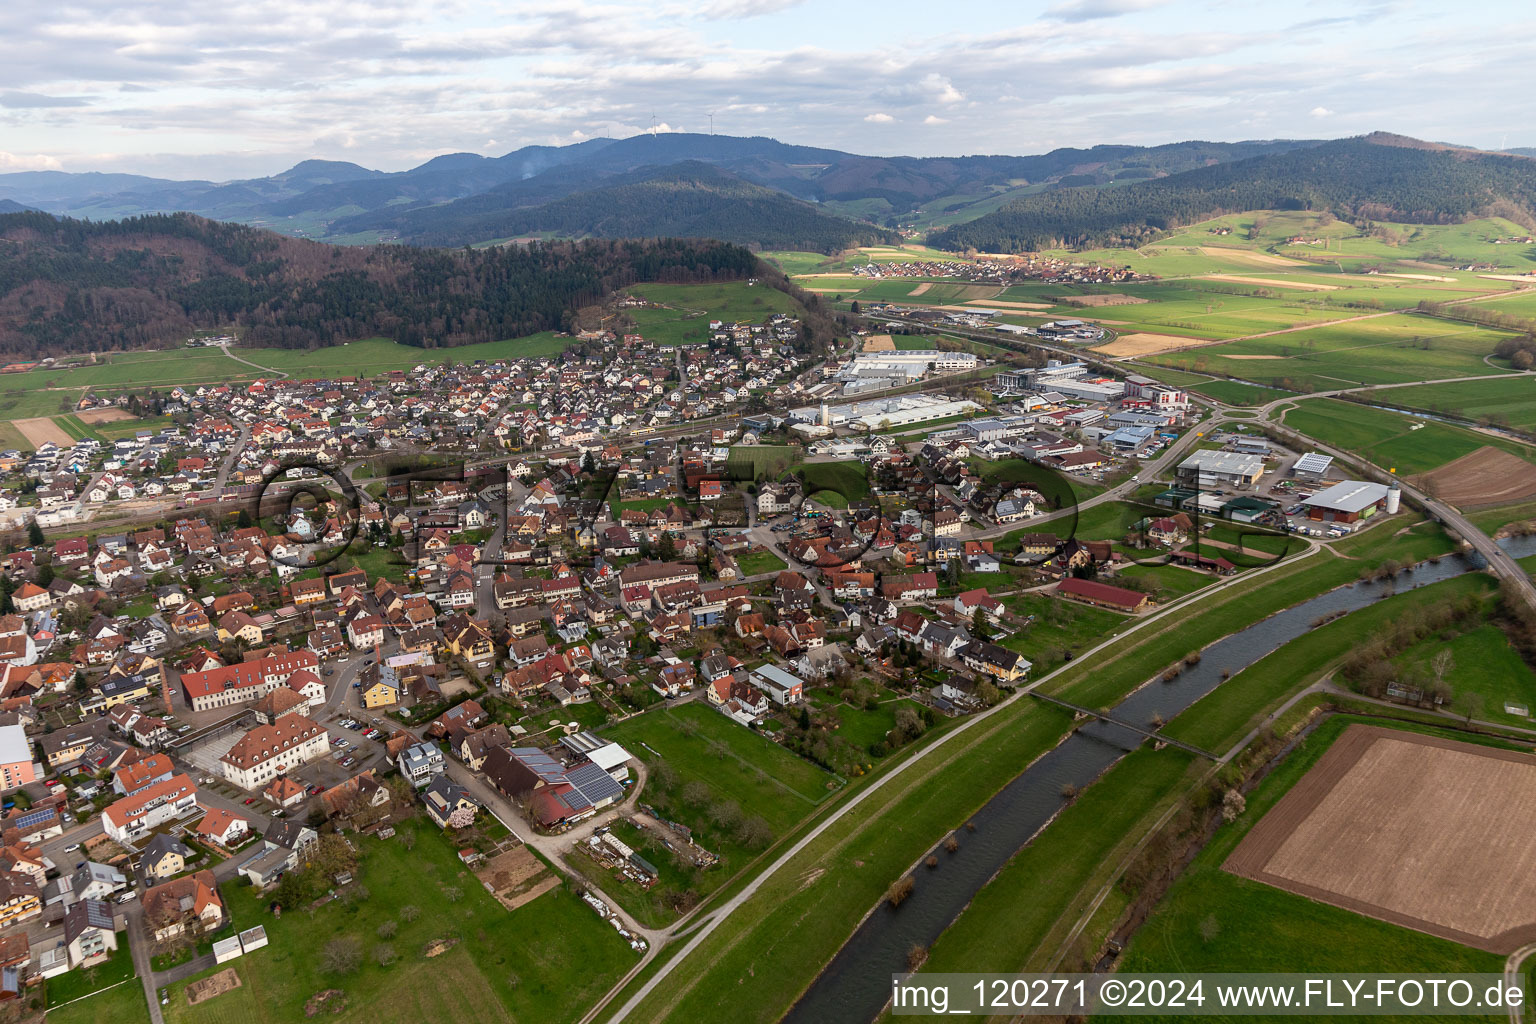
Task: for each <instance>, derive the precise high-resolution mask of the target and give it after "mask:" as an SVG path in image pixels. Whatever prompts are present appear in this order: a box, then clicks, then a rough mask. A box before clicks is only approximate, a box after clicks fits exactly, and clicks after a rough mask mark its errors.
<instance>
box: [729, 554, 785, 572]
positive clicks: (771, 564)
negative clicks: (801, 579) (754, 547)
mask: <svg viewBox="0 0 1536 1024" xmlns="http://www.w3.org/2000/svg"><path fill="white" fill-rule="evenodd" d="M736 568H738V569H740V570H741V574H742V575H743V576H760V575H762V574H763V573H765V572H778V571H779V570H781V569H785V568H788V566H786V565H785V563H784V559H782V558H780V557H779V556H778V555H776V554H774V553H773V552H772V551H749V552H747V553H746V554H744V555H737V556H736Z"/></svg>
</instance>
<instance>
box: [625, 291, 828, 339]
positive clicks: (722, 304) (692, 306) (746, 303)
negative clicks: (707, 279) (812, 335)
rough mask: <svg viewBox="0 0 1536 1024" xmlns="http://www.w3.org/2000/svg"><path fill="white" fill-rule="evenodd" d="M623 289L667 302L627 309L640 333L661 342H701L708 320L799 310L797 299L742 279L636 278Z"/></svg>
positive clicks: (757, 317)
mask: <svg viewBox="0 0 1536 1024" xmlns="http://www.w3.org/2000/svg"><path fill="white" fill-rule="evenodd" d="M625 290H626V291H628V292H629V293H630V294H632V295H637V296H640V297H641V298H644V299H649V300H650V301H652V302H659V303H662V304H663V305H664V306H665V307H668V308H663V309H631V310H627V311H626V312H627V315H628V316H630V317H631V318H632V319H633V320H634V322H635V326H636V329H637V330H638V331H639V333H640V334H642V335H644V337H645V338H646V340H648V341H654V342H656V343H657V344H659V345H682V344H690V343H693V344H703V343H705V342H706V341H708V340H709V321H710V320H726V321H736V320H742V321H751V322H753V323H756V322H758V321H760V320H764V319H766V318H767V317H768V315H769V314H770V313H790V314H796V313H798V312H799V305H798V303H796V302H795V300H794V299H793V298H791V297H790V296H789V295H788V294H786V293H784V292H781V291H779V290H778V289H776V288H770V287H768V286H767V285H763V284H758V285H749V284H747V283H746V282H745V281H733V282H726V283H720V284H637V285H633V286H631V287H629V288H627V289H625Z"/></svg>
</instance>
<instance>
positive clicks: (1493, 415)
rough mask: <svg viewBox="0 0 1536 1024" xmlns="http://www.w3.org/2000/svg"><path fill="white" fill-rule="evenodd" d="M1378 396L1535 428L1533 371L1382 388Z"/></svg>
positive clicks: (1520, 427) (1390, 401)
mask: <svg viewBox="0 0 1536 1024" xmlns="http://www.w3.org/2000/svg"><path fill="white" fill-rule="evenodd" d="M1375 397H1376V400H1377V401H1381V402H1385V403H1388V404H1391V405H1398V406H1403V407H1404V408H1408V409H1423V410H1424V411H1425V412H1433V413H1440V414H1443V415H1447V416H1458V417H1461V418H1463V419H1468V420H1474V421H1476V422H1478V423H1487V424H1491V425H1494V426H1504V427H1513V428H1514V429H1516V430H1528V431H1536V375H1532V374H1520V375H1518V376H1509V377H1502V378H1497V379H1494V380H1468V381H1455V382H1452V383H1449V384H1416V385H1414V386H1412V387H1406V388H1392V389H1390V390H1387V391H1381V392H1378V393H1377V394H1376V396H1375Z"/></svg>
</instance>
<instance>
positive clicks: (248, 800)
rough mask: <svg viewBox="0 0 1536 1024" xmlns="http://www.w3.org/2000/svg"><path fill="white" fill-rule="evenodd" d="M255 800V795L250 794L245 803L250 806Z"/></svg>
mask: <svg viewBox="0 0 1536 1024" xmlns="http://www.w3.org/2000/svg"><path fill="white" fill-rule="evenodd" d="M255 802H256V798H255V797H253V796H248V797H246V798H245V805H246V806H247V807H249V806H250V805H251V804H253V803H255Z"/></svg>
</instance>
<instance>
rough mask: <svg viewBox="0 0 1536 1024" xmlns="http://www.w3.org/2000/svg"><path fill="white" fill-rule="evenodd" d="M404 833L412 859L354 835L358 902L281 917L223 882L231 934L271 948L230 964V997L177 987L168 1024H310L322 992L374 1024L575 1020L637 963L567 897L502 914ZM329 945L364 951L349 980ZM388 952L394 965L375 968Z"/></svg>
mask: <svg viewBox="0 0 1536 1024" xmlns="http://www.w3.org/2000/svg"><path fill="white" fill-rule="evenodd" d="M404 828H405V829H409V830H411V831H413V832H414V833H415V834H416V835H417V842H416V844H415V847H414V849H412V850H407V849H406V848H405V846H404V845H403V844H402V843H401V842H400V840H399V839H398V838H396V839H393V840H378V839H372V838H366V837H364V838H359V839H357V840H356V841H357V842H358V843H359V845H360V847H361V851H362V859H361V861H360V864H359V868H358V871H357V872H356V875H357V879H358V881H357V883H356V885H358V886H361V887H364V888H366V890H367V896H366V897H365V898H359V897H360V895H361V894H360V892H359V891H357V890H354V892H353V894H352V898H350V899H347V900H339V901H337V902H334V903H330V904H328V905H326V906H324V907H322V908H320V909H318V910H314V911H310V912H307V913H306V912H303V911H301V910H294V911H292V912H290V913H288V914H285V915H283V916H282V917H281V918H276V917H273V916H272V915H271V914H270V913H268V912H267V909H266V906H265V903H264V902H263V901H262V899H261V898H260V897H259V896H258V895H257V894H256V893H255V892H254V891H253V890H252V889H251V888H249V887H248V886H241V885H235V884H232V883H231V884H226V885H225V886H224V889H223V894H224V900H225V904H226V906H228V907H229V910H230V913H231V915H232V917H233V919H234V921H235V923H236V925H237V926H239V927H248V926H250V925H253V924H258V923H259V924H262V925H263V926H265V928H266V930H267V935H268V938H269V940H270V944H269V945H268V946H267V947H266V948H265V949H262V950H259V951H256V952H254V953H251V954H249V955H247V956H244V957H241V958H240V959H239V960H237V961H234V962H232V963H231V964H229V965H228V966H230V967H232V968H233V969H234V970H235V972H236V973H237V974H238V975H239V977H240V981H241V986H240V987H239V988H238V989H234V990H232V991H229V992H226V993H224V994H222V995H218V996H215V997H213V998H212V999H209V1000H207V1001H205V1002H201V1003H198V1004H197V1005H195V1006H194V1005H188V1002H187V997H186V988H187V984H188V982H185V981H184V982H178V983H177V984H174V985H171V986H170V987H169V996H170V1001H169V1003H168V1004H167V1005H166V1006H165V1008H164V1011H163V1012H164V1015H165V1019H166V1021H167V1022H168V1024H288V1022H290V1021H295V1020H302V1019H304V1016H305V1011H304V1005H305V1002H306V1001H307V1000H309V999H310V998H311V997H312V996H314V995H316V994H317V993H319V992H321V991H323V990H325V989H328V988H340V989H341V990H342V991H343V992H344V993H345V998H346V1006H345V1010H346V1012H347V1013H348V1014H349V1017H348V1018H347V1019H358V1020H363V1019H366V1020H369V1021H375V1022H378V1024H395V1022H399V1024H406V1022H414V1021H421V1020H441V1019H445V1018H449V1017H451V1018H452V1019H454V1020H460V1021H465V1022H485V1024H492V1022H496V1024H502V1022H507V1021H511V1020H523V1019H531V1018H538V1019H541V1020H551V1021H557V1020H558V1021H574V1020H576V1019H577V1018H579V1017H580V1016H581V1014H582V1012H583V1011H584V1009H585V1008H586V1007H587V1006H588V1005H590V1004H591V1003H592V1002H594V1001H595V1000H596V999H597V998H598V997H599V996H600V995H602V993H604V992H606V991H607V990H608V989H609V988H610V987H612V985H613V984H614V983H615V982H616V981H617V980H618V979H619V977H620V976H622V975H623V973H624V972H625V971H627V970H629V968H630V967H632V966H633V965H634V963H635V961H636V959H637V955H636V954H635V952H634V951H633V950H631V949H630V948H629V946H628V944H627V943H625V942H624V940H623V939H621V938H620V937H619V936H618V935H617V934H615V932H614V930H613V929H612V928H611V927H609V926H608V925H607V924H605V923H604V922H602V921H601V920H599V919H598V917H597V916H596V915H595V914H594V913H593V912H592V911H591V910H590V909H589V908H588V907H587V906H586V905H585V904H583V903H582V902H581V901H580V899H578V898H577V897H576V896H574V895H572V894H571V893H570V892H568V891H566V890H564V889H556V890H554V891H552V892H548V893H545V894H544V895H543V896H540V897H539V898H537V899H535V900H533V901H532V902H530V903H527V904H525V905H524V906H522V907H519V908H518V909H517V910H514V911H507V910H506V909H505V908H504V907H503V906H502V905H501V904H500V903H498V902H497V901H496V900H495V899H493V898H492V897H491V896H490V895H489V894H488V893H486V891H485V890H484V888H482V886H481V885H480V882H479V881H478V880H477V879H476V878H475V877H474V876H473V875H471V874H470V873H469V872H468V871H467V870H466V869H465V868H464V867H463V865H461V864H460V863H459V861H458V858H457V857H456V856H455V855H454V849H453V846H452V844H451V843H450V842H449V841H448V840H447V839H445V838H444V837H443V836H442V835H441V834H440V833H438V832H437V830H436V829H433V828H431V827H430V826H427V825H422V824H421V823H420V822H411V823H407V824H406V825H405V826H404ZM450 890H452V892H451V893H450ZM413 902H416V903H417V905H418V906H419V909H420V910H421V914H420V916H419V917H416V918H415V919H413V920H407V919H406V915H404V914H402V912H401V911H402V908H403V907H404V906H405V905H406V904H411V903H413ZM422 904H424V905H422ZM389 922H393V927H394V930H395V931H394V934H393V936H392V937H390V938H387V939H386V938H383V937H381V936H380V933H379V928H380V927H381V926H384V925H386V924H387V923H389ZM336 939H351V940H355V941H356V942H357V943H358V945H359V946H360V947H361V950H362V952H363V956H362V957H361V962H360V965H359V966H358V968H357V970H356V971H354V972H351V973H347V974H343V975H336V974H328V973H326V972H325V971H324V969H323V966H322V960H323V958H322V956H321V951H322V950H323V949H324V948H325V947H326V945H327V944H328V943H330V942H332V941H333V940H336ZM440 939H446V940H449V941H450V942H452V943H453V944H452V946H451V948H449V949H448V950H447V951H446V952H443V953H441V955H438V956H435V957H430V958H429V957H428V956H427V955H426V953H427V949H428V946H429V945H430V944H432V943H434V942H435V941H436V940H440ZM385 946H387V947H389V949H390V951H391V952H393V953H394V955H395V957H396V959H395V962H394V963H392V964H391V965H389V966H380V965H379V962H378V960H379V955H378V954H379V953H380V952H381V947H385ZM220 969H222V968H220ZM209 973H212V972H209Z"/></svg>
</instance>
